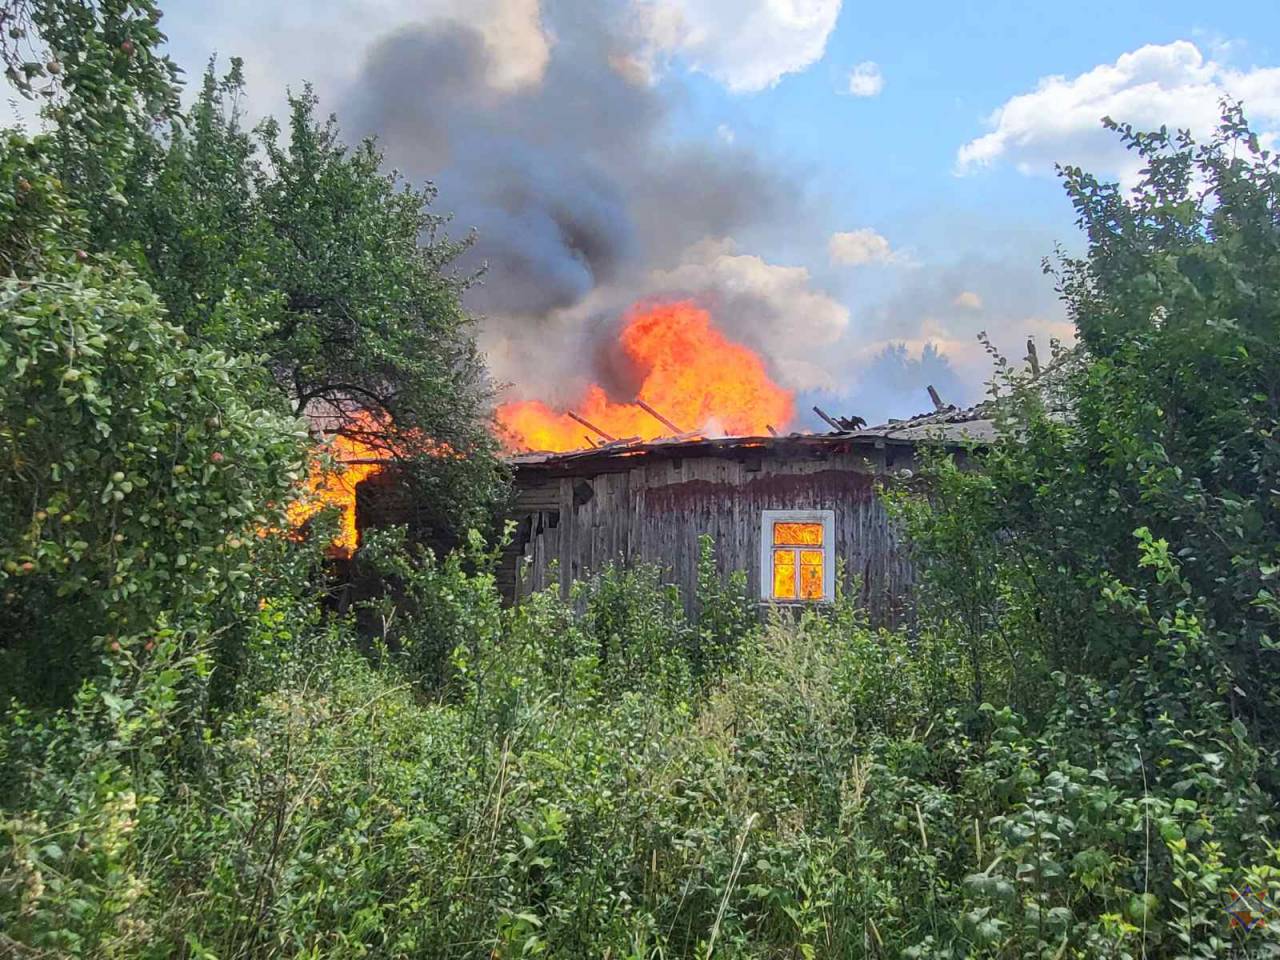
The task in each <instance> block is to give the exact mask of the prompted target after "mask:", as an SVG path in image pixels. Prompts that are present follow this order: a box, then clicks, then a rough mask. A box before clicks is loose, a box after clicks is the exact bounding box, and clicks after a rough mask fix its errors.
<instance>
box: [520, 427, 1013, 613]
mask: <svg viewBox="0 0 1280 960" xmlns="http://www.w3.org/2000/svg"><path fill="white" fill-rule="evenodd" d="M834 425H835V426H842V425H841V424H840V423H838V422H837V423H835V424H834ZM850 425H851V426H852V424H850ZM993 437H994V425H993V424H992V422H991V421H990V420H989V419H985V418H984V415H983V412H982V410H981V408H978V409H974V410H957V409H955V408H952V407H944V408H943V409H941V410H938V411H936V412H934V413H931V414H926V415H922V416H919V417H915V418H912V419H910V420H903V421H891V422H890V423H887V424H885V425H883V426H879V427H873V428H859V429H839V430H837V431H835V432H832V433H828V434H792V435H789V436H772V435H769V436H743V437H725V438H720V439H712V438H705V437H696V438H680V437H674V438H660V439H655V440H649V441H639V440H634V441H629V440H623V441H613V442H605V443H603V444H601V445H600V446H597V447H593V448H588V449H583V450H578V451H573V452H561V453H526V454H521V455H518V456H516V457H514V458H512V461H511V462H512V465H513V467H514V468H515V484H516V488H517V493H516V497H515V501H514V508H513V511H512V514H511V516H512V519H514V520H515V522H516V530H515V536H514V538H513V540H512V542H511V543H510V544H509V546H508V548H507V551H506V553H505V555H504V562H503V565H502V569H501V571H500V583H501V586H502V588H503V591H504V593H505V594H506V596H507V598H508V599H509V600H510V601H511V602H514V603H519V602H520V599H521V598H522V597H525V596H528V595H529V594H530V593H531V592H534V591H538V590H542V589H545V588H546V587H549V586H553V585H556V584H558V585H559V586H560V587H561V589H564V590H567V589H568V586H569V584H570V583H571V582H572V581H574V580H577V579H581V578H584V577H587V576H589V575H591V574H592V573H594V572H597V571H599V570H600V569H601V567H602V566H604V565H605V564H607V563H610V562H617V563H623V564H630V563H638V562H645V563H653V564H657V565H658V566H659V567H660V568H661V569H662V570H663V571H664V575H665V576H666V578H667V579H668V582H671V583H674V584H676V585H677V586H679V587H680V590H681V594H682V596H683V597H685V598H686V602H688V600H689V598H691V597H692V596H693V593H694V586H695V584H696V582H697V561H698V550H699V537H700V536H702V535H703V534H707V535H710V536H711V537H712V538H713V540H714V541H715V545H716V558H717V563H718V566H719V568H720V571H721V573H722V574H728V573H729V572H730V571H734V570H743V571H745V572H746V574H747V577H748V581H749V589H750V590H751V592H752V595H753V596H758V597H759V598H760V600H761V602H762V603H779V604H804V603H821V602H825V601H829V600H831V599H832V597H833V596H834V593H835V589H836V583H837V577H843V579H844V585H845V587H846V589H852V588H855V587H856V589H857V590H859V591H860V592H861V598H862V602H863V604H864V605H865V606H866V608H867V609H868V610H869V611H870V613H871V615H872V617H873V619H875V620H876V621H877V622H883V623H892V622H895V621H897V620H898V619H900V618H901V616H902V614H903V613H904V609H903V607H904V604H905V602H906V600H907V598H908V596H909V588H910V585H911V581H912V571H911V565H910V563H909V562H908V560H907V558H906V556H905V554H904V552H903V550H902V549H901V547H900V545H899V543H898V541H897V539H896V538H895V535H894V530H893V526H892V524H891V522H890V518H889V516H888V514H887V512H886V509H885V506H884V504H883V503H882V502H881V500H880V499H879V498H878V496H877V492H876V491H877V487H878V486H879V485H880V484H881V483H886V482H887V483H898V482H904V481H907V480H909V479H910V478H911V477H912V476H913V473H914V471H915V468H916V463H917V451H918V449H919V447H920V445H921V444H924V443H943V444H947V445H952V446H956V447H960V446H962V445H967V444H969V443H983V442H986V441H989V440H990V439H992V438H993Z"/></svg>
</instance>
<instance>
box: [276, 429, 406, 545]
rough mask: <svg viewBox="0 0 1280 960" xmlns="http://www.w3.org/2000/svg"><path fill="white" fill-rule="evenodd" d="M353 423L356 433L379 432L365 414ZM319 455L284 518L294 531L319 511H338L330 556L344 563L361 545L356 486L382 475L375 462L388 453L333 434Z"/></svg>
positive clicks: (379, 467)
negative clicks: (329, 461)
mask: <svg viewBox="0 0 1280 960" xmlns="http://www.w3.org/2000/svg"><path fill="white" fill-rule="evenodd" d="M352 420H353V425H352V427H350V428H352V429H354V430H355V431H357V432H359V431H367V432H370V433H373V432H376V431H379V430H380V429H381V428H382V425H381V423H380V422H379V420H378V419H377V418H375V417H374V416H373V415H372V414H370V413H368V412H367V411H363V410H361V411H357V413H356V414H355V415H354V416H353V417H352ZM319 454H320V455H319V456H316V457H313V458H312V460H311V464H310V466H309V467H308V471H307V479H306V482H305V483H304V484H303V493H302V494H301V496H299V497H298V499H296V500H294V501H293V502H292V503H290V504H289V505H288V506H287V507H286V508H285V514H286V516H287V517H288V520H289V525H290V526H291V527H293V528H294V529H297V528H299V527H301V526H302V525H303V524H304V523H306V522H307V521H308V520H310V519H311V518H312V517H314V516H315V515H316V514H318V513H319V512H320V511H321V510H324V509H325V508H327V507H334V508H337V510H338V534H337V536H336V537H334V539H333V542H332V543H331V544H330V545H329V555H330V556H331V557H340V558H344V559H345V558H347V557H350V556H351V555H352V554H353V553H355V551H356V547H358V546H359V541H360V534H359V531H358V530H357V529H356V484H358V483H359V482H360V481H362V480H367V479H369V478H370V477H372V476H376V475H377V474H378V473H379V472H381V470H382V466H381V464H380V463H379V462H376V461H384V460H386V459H387V450H386V448H385V447H379V446H376V445H374V444H372V443H368V442H366V441H364V440H361V439H359V438H358V437H354V436H348V435H346V434H335V435H334V436H333V437H331V438H330V439H329V440H328V442H327V443H325V445H324V447H323V448H322V449H321V450H320V451H319ZM325 454H327V455H328V456H329V457H331V458H332V459H333V461H334V465H333V468H329V467H328V466H327V465H326V464H325V463H324V462H323V459H322V457H323V456H324V455H325Z"/></svg>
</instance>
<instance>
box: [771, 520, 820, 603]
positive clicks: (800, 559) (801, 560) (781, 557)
mask: <svg viewBox="0 0 1280 960" xmlns="http://www.w3.org/2000/svg"><path fill="white" fill-rule="evenodd" d="M834 540H835V514H834V512H832V511H831V510H766V511H764V516H763V523H762V525H761V531H760V598H761V599H762V600H771V601H773V602H775V603H804V602H810V603H812V602H815V601H817V602H821V601H824V600H832V599H834V598H835V554H834V550H835V543H834Z"/></svg>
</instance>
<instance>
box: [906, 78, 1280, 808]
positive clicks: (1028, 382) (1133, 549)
mask: <svg viewBox="0 0 1280 960" xmlns="http://www.w3.org/2000/svg"><path fill="white" fill-rule="evenodd" d="M1108 126H1109V127H1110V128H1111V129H1113V130H1115V131H1116V132H1117V134H1118V135H1119V136H1120V138H1121V140H1122V141H1123V142H1124V144H1125V145H1126V146H1127V147H1128V148H1129V149H1131V150H1133V151H1135V152H1136V153H1137V154H1138V155H1139V156H1140V157H1142V159H1143V161H1144V162H1145V169H1144V172H1143V174H1142V177H1141V179H1140V181H1139V183H1138V184H1137V186H1136V187H1135V188H1134V189H1133V191H1132V192H1131V193H1128V194H1127V195H1126V194H1125V193H1124V192H1123V191H1122V190H1121V188H1120V187H1119V186H1118V185H1116V184H1111V183H1103V182H1100V181H1099V180H1097V179H1096V178H1094V177H1093V176H1091V175H1089V174H1087V173H1085V172H1083V171H1082V170H1079V169H1077V168H1072V167H1069V168H1065V169H1063V171H1062V175H1063V178H1064V181H1065V184H1066V188H1067V192H1068V195H1069V196H1070V198H1071V200H1072V203H1073V204H1074V206H1075V208H1076V211H1077V214H1078V218H1079V223H1080V225H1081V227H1082V228H1083V229H1084V231H1085V233H1086V236H1087V238H1088V251H1087V254H1086V255H1085V256H1083V257H1078V258H1069V257H1064V258H1060V259H1059V260H1058V261H1057V262H1056V263H1055V264H1048V265H1047V266H1046V269H1047V270H1050V272H1052V273H1053V274H1054V275H1055V276H1056V278H1057V280H1058V282H1059V285H1060V289H1061V291H1062V294H1063V297H1064V299H1065V302H1066V304H1067V308H1068V311H1069V313H1070V316H1071V317H1072V319H1073V320H1074V321H1075V323H1076V326H1077V329H1078V330H1079V334H1080V342H1079V344H1078V346H1077V347H1076V348H1074V350H1073V351H1072V352H1071V353H1069V354H1065V355H1062V356H1060V357H1059V358H1058V359H1057V361H1056V362H1055V364H1054V366H1053V368H1052V369H1051V370H1049V371H1048V372H1046V374H1045V375H1043V376H1041V377H1040V378H1038V379H1034V380H1032V379H1029V378H1027V377H1026V376H1025V375H1022V374H1018V373H1015V372H1013V371H1009V370H1007V369H1006V371H1005V377H1004V379H1005V383H1004V386H1007V387H1008V388H1009V389H1008V390H1006V391H1005V394H1006V395H1005V398H1004V400H1003V401H1002V403H1001V404H1000V407H999V408H1000V409H1001V411H1002V413H1001V416H1002V417H1003V418H1004V428H1005V441H1004V442H1003V443H1001V444H999V445H997V447H996V448H995V449H994V450H992V451H991V452H990V453H989V454H987V455H985V456H983V457H982V458H981V465H982V469H983V475H982V478H981V479H980V480H979V479H975V478H973V477H971V476H966V475H965V474H964V473H963V472H956V471H950V472H947V471H943V472H941V473H939V474H938V475H937V480H938V482H939V483H940V484H941V490H942V495H941V496H940V497H938V498H937V499H936V500H935V501H934V505H933V506H932V507H918V509H919V511H920V512H919V514H918V515H917V516H915V517H914V519H913V520H912V521H911V523H912V527H913V530H914V533H915V534H916V536H917V538H918V540H919V542H920V544H921V546H922V548H923V554H924V557H925V560H926V563H932V565H933V572H932V574H931V575H930V578H929V579H930V581H931V582H932V583H933V584H934V585H935V586H937V587H940V588H941V590H940V596H941V597H942V599H943V600H944V601H945V600H947V598H948V597H949V598H950V602H949V603H945V604H944V608H943V609H951V610H957V611H958V610H964V611H966V619H967V621H968V622H969V623H970V624H971V625H972V626H973V627H974V628H975V629H976V630H978V631H985V632H986V635H987V636H989V637H991V638H993V640H994V639H995V638H996V637H998V636H999V637H1002V638H1012V642H1010V643H1008V644H1003V643H996V642H993V643H992V644H991V646H990V650H991V651H993V653H995V654H997V655H999V654H1001V653H1002V652H1004V651H1008V656H1007V657H1006V658H1005V662H1006V664H1008V665H1014V666H1016V664H1015V663H1014V660H1015V657H1017V658H1021V661H1022V662H1025V663H1029V664H1040V665H1042V666H1043V669H1040V670H1039V671H1030V672H1028V671H1023V670H1022V669H1021V668H1020V667H1018V668H1017V669H1016V670H1013V671H1012V672H1013V673H1014V675H1015V677H1016V678H1017V680H1018V681H1019V682H1020V683H1021V684H1022V685H1023V687H1024V689H1023V693H1024V695H1026V696H1028V697H1031V696H1032V694H1031V692H1030V691H1027V690H1026V689H1025V688H1026V686H1027V685H1028V680H1029V679H1030V678H1039V679H1041V680H1043V679H1045V678H1046V677H1047V676H1048V674H1049V673H1050V672H1052V671H1063V672H1065V673H1067V674H1069V675H1081V674H1084V675H1091V676H1093V677H1096V678H1098V679H1099V680H1101V681H1103V682H1104V683H1107V684H1111V685H1115V686H1116V687H1117V688H1119V689H1120V690H1122V691H1127V693H1126V694H1125V695H1126V696H1130V697H1132V699H1131V700H1130V702H1131V703H1137V702H1143V701H1145V702H1146V703H1147V704H1148V706H1147V708H1146V709H1156V708H1155V706H1154V705H1155V704H1156V703H1159V704H1161V705H1162V706H1161V707H1160V709H1167V710H1168V712H1169V716H1171V717H1173V718H1174V719H1175V721H1178V722H1185V723H1187V724H1188V728H1193V727H1198V728H1200V729H1203V730H1212V729H1213V727H1212V725H1210V726H1208V727H1206V726H1204V724H1209V723H1210V721H1207V720H1205V717H1206V715H1207V714H1206V713H1205V711H1208V714H1211V715H1213V716H1216V717H1218V718H1219V719H1218V720H1217V721H1213V722H1214V723H1217V724H1218V726H1217V728H1216V729H1217V733H1216V734H1214V733H1206V736H1215V735H1217V736H1222V737H1225V742H1226V743H1228V744H1236V743H1237V742H1238V740H1239V738H1238V737H1237V736H1236V735H1235V734H1236V733H1240V734H1243V735H1245V737H1246V739H1247V742H1248V744H1251V745H1252V746H1251V747H1249V748H1247V749H1252V748H1254V747H1256V748H1258V749H1260V750H1262V751H1264V755H1268V754H1270V753H1271V752H1273V751H1275V750H1276V749H1277V748H1280V724H1278V723H1277V719H1276V718H1277V717H1278V716H1280V713H1278V712H1277V707H1280V657H1277V652H1278V651H1277V646H1276V642H1275V640H1276V628H1277V616H1278V614H1280V605H1278V604H1277V601H1276V597H1275V593H1274V590H1275V587H1274V583H1275V579H1276V576H1277V574H1278V573H1280V555H1278V550H1280V547H1278V546H1277V545H1278V544H1280V512H1278V511H1280V500H1278V499H1277V494H1276V491H1277V490H1280V449H1278V448H1277V446H1276V442H1275V437H1276V431H1277V428H1278V427H1280V269H1278V268H1280V218H1278V217H1277V210H1278V209H1280V165H1278V164H1277V159H1276V157H1275V156H1274V155H1272V154H1271V153H1269V152H1268V151H1265V150H1262V149H1261V147H1260V144H1259V143H1258V140H1257V138H1256V137H1255V136H1254V135H1253V133H1252V132H1251V131H1250V130H1249V128H1248V126H1247V124H1246V122H1245V119H1244V115H1243V112H1242V110H1241V108H1240V107H1239V106H1238V105H1235V104H1230V103H1229V104H1226V105H1224V112H1223V117H1222V123H1221V125H1220V127H1219V128H1218V130H1217V132H1216V134H1215V135H1214V137H1213V138H1212V139H1211V140H1210V141H1209V142H1208V143H1204V144H1197V143H1195V142H1194V141H1193V140H1192V138H1191V137H1190V136H1189V135H1188V134H1186V133H1182V134H1177V135H1174V134H1171V133H1169V132H1168V131H1165V130H1161V131H1159V132H1156V133H1139V132H1136V131H1134V130H1133V129H1132V128H1130V127H1128V126H1123V125H1119V124H1115V123H1110V122H1108ZM963 544H970V545H974V544H976V545H979V550H978V552H979V553H981V554H982V555H983V556H984V557H988V558H989V557H990V556H991V551H990V550H989V549H988V547H987V546H985V545H997V544H998V551H997V552H996V553H995V557H996V563H995V567H994V568H991V564H990V563H986V566H987V568H988V572H987V574H986V575H984V580H983V584H982V585H981V586H980V587H976V588H975V587H970V586H967V585H966V580H965V577H964V576H958V575H957V574H964V573H965V571H966V570H968V569H970V568H972V566H973V563H974V557H975V551H974V550H972V549H965V550H959V549H957V545H963ZM984 562H985V561H984ZM976 599H981V600H982V603H981V604H980V606H979V607H978V608H975V607H974V604H973V601H975V600H976ZM1032 683H1034V680H1032ZM1155 694H1159V696H1155ZM1197 717H1198V718H1199V719H1195V718H1197ZM1228 721H1230V722H1231V724H1232V726H1231V730H1228V729H1227V725H1228ZM1205 749H1216V748H1210V747H1205ZM1233 749H1235V748H1234V747H1233ZM1247 749H1246V752H1247ZM1269 767H1270V765H1269V764H1266V763H1264V764H1263V765H1262V767H1261V768H1260V771H1261V773H1260V774H1259V775H1260V776H1261V777H1262V778H1263V782H1265V783H1267V785H1268V789H1269V790H1271V791H1272V793H1273V795H1280V782H1273V781H1272V780H1271V778H1270V775H1269V774H1267V773H1266V771H1267V769H1268V768H1269ZM1246 779H1247V777H1246ZM1242 782H1243V781H1242Z"/></svg>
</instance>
